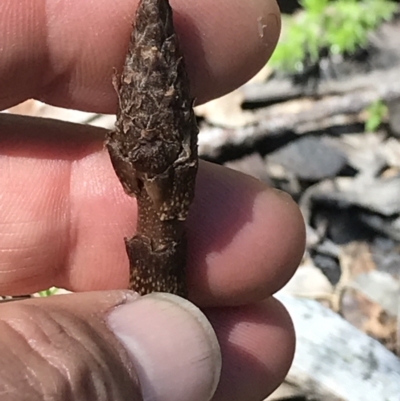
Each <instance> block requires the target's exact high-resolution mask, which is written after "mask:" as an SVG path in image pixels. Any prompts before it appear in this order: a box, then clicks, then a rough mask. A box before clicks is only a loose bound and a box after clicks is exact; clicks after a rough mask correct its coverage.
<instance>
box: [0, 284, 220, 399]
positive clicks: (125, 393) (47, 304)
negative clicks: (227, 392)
mask: <svg viewBox="0 0 400 401" xmlns="http://www.w3.org/2000/svg"><path fill="white" fill-rule="evenodd" d="M0 325H1V330H0V349H1V356H0V367H1V374H0V383H1V388H2V389H7V391H3V394H2V400H3V399H4V400H6V401H8V400H10V401H11V400H15V399H18V400H21V401H24V400H30V401H32V400H44V399H51V400H54V401H57V400H60V401H61V400H65V399H68V400H83V399H85V400H89V399H90V400H100V399H101V400H105V401H106V400H110V401H111V400H112V401H119V400H121V401H125V400H128V399H129V400H133V401H134V400H138V401H139V400H141V399H142V397H143V399H152V400H155V401H169V400H174V401H183V400H184V401H202V400H206V399H209V398H210V397H211V396H212V394H213V393H214V391H215V388H216V385H217V383H218V379H219V375H220V366H221V355H220V351H219V346H218V342H217V339H216V337H215V334H214V332H213V330H212V328H211V326H210V324H209V322H208V321H207V320H206V318H205V317H204V315H203V314H202V313H201V312H200V311H199V310H198V309H197V308H196V307H195V306H194V305H192V304H190V303H189V302H188V301H185V300H183V299H178V297H174V296H168V294H167V295H164V296H161V295H159V296H158V297H156V296H153V297H152V298H138V296H137V295H136V296H135V295H132V294H128V292H127V291H114V292H108V293H86V294H79V295H78V294H74V295H68V296H54V297H50V298H47V299H32V300H29V301H19V302H13V303H8V304H5V305H1V307H0ZM177 384H179V386H177Z"/></svg>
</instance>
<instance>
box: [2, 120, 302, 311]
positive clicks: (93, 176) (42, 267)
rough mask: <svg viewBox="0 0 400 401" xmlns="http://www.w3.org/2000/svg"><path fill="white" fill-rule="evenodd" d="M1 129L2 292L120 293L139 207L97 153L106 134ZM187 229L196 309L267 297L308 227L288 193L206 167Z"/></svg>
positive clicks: (53, 125)
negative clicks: (128, 241)
mask: <svg viewBox="0 0 400 401" xmlns="http://www.w3.org/2000/svg"><path fill="white" fill-rule="evenodd" d="M0 132H2V135H1V136H0V149H2V151H1V152H2V155H1V156H0V170H1V171H3V174H1V175H0V185H1V187H2V188H7V191H4V192H3V194H2V201H1V203H0V294H2V293H3V294H11V293H12V294H17V293H19V294H21V293H31V292H34V291H37V290H39V289H43V288H46V287H50V286H53V285H55V286H58V287H63V288H68V289H71V290H73V291H88V290H94V289H113V288H126V286H127V283H128V260H127V255H126V251H125V245H124V242H123V238H124V237H125V236H131V235H132V234H133V233H134V229H135V222H136V206H135V200H134V199H132V198H130V197H128V196H127V195H126V194H124V192H123V190H122V188H121V185H120V183H119V181H118V179H117V177H116V175H115V173H114V171H113V169H112V166H111V163H110V160H109V157H108V154H107V152H106V151H105V150H104V149H103V145H102V138H103V135H104V131H103V130H101V129H98V128H94V127H88V126H80V125H73V124H66V123H61V122H57V121H51V120H43V119H34V118H22V117H17V118H15V117H14V116H11V115H3V116H1V118H0ZM96 138H97V139H96ZM187 226H188V227H187V229H188V237H189V238H188V239H189V258H188V268H187V280H188V284H189V291H190V296H191V298H192V299H193V300H195V301H196V302H197V303H199V304H200V305H213V306H214V305H233V304H241V303H247V302H254V301H257V300H261V299H264V298H265V297H266V296H268V295H269V294H272V293H274V292H275V291H276V290H277V289H279V288H280V287H281V286H282V285H283V284H284V283H285V282H286V281H287V280H288V279H289V278H290V276H291V275H292V274H293V272H294V270H295V268H296V267H297V265H298V263H299V260H300V258H301V256H302V253H303V249H304V223H303V220H302V217H301V215H300V212H299V211H298V208H297V206H296V205H295V204H294V202H293V201H291V200H290V199H289V197H288V196H286V195H285V196H283V195H282V194H280V193H277V192H275V191H273V190H271V189H269V188H267V187H266V186H265V185H264V184H262V183H261V182H259V181H257V180H255V179H252V178H250V177H247V176H245V175H243V174H239V173H237V172H234V171H230V170H228V169H226V168H223V167H218V166H214V165H212V164H209V163H202V164H201V167H200V171H199V178H198V183H197V188H196V199H195V202H194V204H193V207H192V209H191V216H190V218H189V220H188V223H187Z"/></svg>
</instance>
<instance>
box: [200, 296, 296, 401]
mask: <svg viewBox="0 0 400 401" xmlns="http://www.w3.org/2000/svg"><path fill="white" fill-rule="evenodd" d="M205 313H206V315H207V317H208V319H209V320H210V321H211V324H212V325H213V327H214V329H215V331H216V333H217V337H218V340H219V343H220V345H221V353H222V372H221V379H220V383H219V385H218V388H217V391H216V394H215V396H214V398H213V401H225V400H263V399H265V398H266V397H267V396H268V395H269V394H271V393H272V392H273V391H274V390H275V389H276V388H277V387H278V385H280V384H281V383H282V382H283V380H284V378H285V377H286V374H287V372H288V370H289V368H290V365H291V363H292V360H293V355H294V349H295V335H294V329H293V325H292V322H291V319H290V317H289V315H288V313H287V311H286V309H285V308H284V306H283V305H282V304H281V303H280V302H279V301H277V300H276V299H274V298H269V299H268V300H265V301H263V302H261V303H258V304H253V305H247V306H240V307H236V308H222V309H209V310H206V312H205Z"/></svg>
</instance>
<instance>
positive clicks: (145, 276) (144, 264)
mask: <svg viewBox="0 0 400 401" xmlns="http://www.w3.org/2000/svg"><path fill="white" fill-rule="evenodd" d="M114 86H115V88H116V90H117V92H118V98H119V109H118V113H117V122H116V129H115V131H113V132H111V133H110V134H109V135H108V139H107V148H108V150H109V153H110V156H111V161H112V164H113V166H114V169H115V171H116V173H117V175H118V177H119V179H120V181H121V183H122V185H123V187H124V189H125V191H126V192H127V193H128V194H129V195H131V196H135V197H136V199H137V203H138V223H137V232H136V235H135V236H133V237H132V238H130V239H126V240H125V242H126V249H127V252H128V256H129V262H130V277H131V279H130V288H132V289H133V290H135V291H137V292H139V293H141V294H146V293H149V292H153V291H162V292H170V293H175V294H178V295H181V296H186V294H187V290H186V283H185V274H184V270H185V265H186V240H185V232H184V221H185V220H186V217H187V214H188V210H189V206H190V203H191V201H192V199H193V196H194V186H195V178H196V173H197V165H198V159H197V133H198V129H197V125H196V119H195V115H194V112H193V108H192V105H193V99H191V97H190V86H189V80H188V77H187V73H186V69H185V64H184V60H183V56H182V53H181V51H180V48H179V43H178V39H177V36H176V34H175V31H174V26H173V21H172V10H171V7H170V5H169V2H168V0H141V1H140V3H139V6H138V9H137V11H136V20H135V23H134V29H133V32H132V36H131V40H130V44H129V50H128V54H127V57H126V60H125V65H124V68H123V71H122V74H121V75H120V76H117V77H115V78H114Z"/></svg>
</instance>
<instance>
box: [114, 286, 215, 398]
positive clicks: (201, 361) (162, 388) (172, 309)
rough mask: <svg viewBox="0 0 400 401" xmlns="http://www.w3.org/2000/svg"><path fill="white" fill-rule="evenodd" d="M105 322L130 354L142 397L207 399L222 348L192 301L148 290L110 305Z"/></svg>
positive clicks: (213, 382) (211, 393) (212, 386)
mask: <svg viewBox="0 0 400 401" xmlns="http://www.w3.org/2000/svg"><path fill="white" fill-rule="evenodd" d="M108 324H109V327H110V328H111V330H112V331H113V333H114V334H115V336H116V337H117V338H118V339H119V340H120V341H121V343H122V344H123V345H124V347H125V348H126V350H127V351H128V353H129V355H130V357H131V360H132V362H133V364H134V366H135V368H136V372H137V375H138V378H139V381H140V385H141V388H142V395H143V400H144V401H206V400H209V399H210V398H211V397H212V396H213V394H214V392H215V390H216V387H217V384H218V381H219V377H220V372H221V352H220V349H219V345H218V341H217V338H216V335H215V333H214V330H213V328H212V327H211V324H210V323H209V322H208V320H207V319H206V317H205V316H204V315H203V313H202V312H201V311H200V310H199V309H198V308H197V307H196V306H194V305H193V304H192V303H190V302H189V301H186V300H185V299H183V298H180V297H177V296H175V295H171V294H164V293H162V294H161V293H156V294H150V295H146V296H144V297H141V298H139V299H137V300H133V301H132V302H128V303H126V304H124V305H121V306H119V307H117V308H116V309H114V310H113V311H112V312H111V313H110V314H109V316H108Z"/></svg>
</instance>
